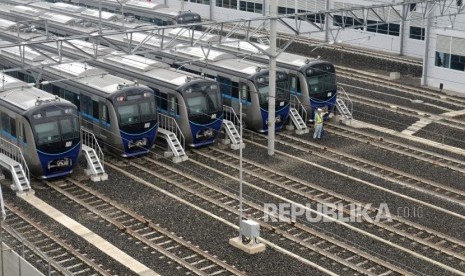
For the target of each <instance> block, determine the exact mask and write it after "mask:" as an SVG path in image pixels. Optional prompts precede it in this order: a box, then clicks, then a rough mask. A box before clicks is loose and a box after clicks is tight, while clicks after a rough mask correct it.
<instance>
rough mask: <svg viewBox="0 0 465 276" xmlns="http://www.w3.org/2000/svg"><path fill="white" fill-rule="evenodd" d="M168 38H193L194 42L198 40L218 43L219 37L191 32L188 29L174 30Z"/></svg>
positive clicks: (195, 31)
mask: <svg viewBox="0 0 465 276" xmlns="http://www.w3.org/2000/svg"><path fill="white" fill-rule="evenodd" d="M169 36H172V37H174V36H179V37H181V38H183V39H191V38H192V37H193V39H194V40H199V41H202V42H217V41H220V37H219V36H218V35H214V34H209V33H205V32H201V31H197V30H192V29H189V28H174V29H172V30H170V32H169Z"/></svg>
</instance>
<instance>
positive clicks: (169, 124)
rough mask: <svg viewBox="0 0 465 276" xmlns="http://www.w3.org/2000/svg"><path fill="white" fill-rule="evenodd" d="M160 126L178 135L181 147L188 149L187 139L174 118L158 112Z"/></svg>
mask: <svg viewBox="0 0 465 276" xmlns="http://www.w3.org/2000/svg"><path fill="white" fill-rule="evenodd" d="M158 126H159V127H161V128H163V129H166V130H168V131H171V132H173V133H174V134H176V137H177V138H178V140H179V142H180V143H181V146H182V147H183V148H186V139H185V138H184V134H183V133H182V131H181V128H180V127H179V125H178V123H177V122H176V120H175V119H174V118H173V117H170V116H168V115H165V114H162V113H160V112H158Z"/></svg>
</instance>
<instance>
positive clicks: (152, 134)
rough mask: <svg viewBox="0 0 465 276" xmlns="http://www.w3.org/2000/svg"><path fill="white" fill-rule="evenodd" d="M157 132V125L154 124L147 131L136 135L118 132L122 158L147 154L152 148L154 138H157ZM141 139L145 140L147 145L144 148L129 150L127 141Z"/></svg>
mask: <svg viewBox="0 0 465 276" xmlns="http://www.w3.org/2000/svg"><path fill="white" fill-rule="evenodd" d="M157 131H158V123H156V124H155V125H154V126H153V127H152V128H150V129H149V130H147V131H144V132H142V133H138V134H129V133H126V132H124V131H121V130H120V135H121V139H122V141H123V146H124V156H126V157H131V156H137V155H141V154H146V153H148V152H149V151H150V149H151V148H152V145H153V143H154V142H155V138H156V137H157ZM143 138H146V139H147V141H148V142H147V145H145V146H144V147H138V148H136V149H129V141H131V140H140V139H143Z"/></svg>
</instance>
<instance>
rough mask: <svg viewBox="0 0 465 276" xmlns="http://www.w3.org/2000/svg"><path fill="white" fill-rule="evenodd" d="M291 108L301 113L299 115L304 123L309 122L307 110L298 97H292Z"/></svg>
mask: <svg viewBox="0 0 465 276" xmlns="http://www.w3.org/2000/svg"><path fill="white" fill-rule="evenodd" d="M291 107H293V108H295V109H296V110H297V112H299V115H300V117H302V120H304V122H307V116H308V115H307V110H306V109H305V106H304V105H303V104H302V102H301V101H300V100H299V98H298V97H297V96H296V95H291Z"/></svg>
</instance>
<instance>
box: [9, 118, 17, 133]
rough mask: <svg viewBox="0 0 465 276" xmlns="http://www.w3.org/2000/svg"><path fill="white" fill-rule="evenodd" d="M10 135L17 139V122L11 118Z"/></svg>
mask: <svg viewBox="0 0 465 276" xmlns="http://www.w3.org/2000/svg"><path fill="white" fill-rule="evenodd" d="M10 134H11V136H13V137H15V138H16V120H15V119H14V118H11V117H10Z"/></svg>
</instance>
